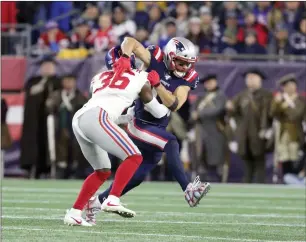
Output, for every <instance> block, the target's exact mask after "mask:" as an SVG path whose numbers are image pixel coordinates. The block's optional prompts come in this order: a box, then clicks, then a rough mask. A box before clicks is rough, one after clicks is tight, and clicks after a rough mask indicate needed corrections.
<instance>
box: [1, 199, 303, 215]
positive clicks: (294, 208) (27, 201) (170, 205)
mask: <svg viewBox="0 0 306 242" xmlns="http://www.w3.org/2000/svg"><path fill="white" fill-rule="evenodd" d="M66 201H67V200H61V201H58V200H39V199H37V200H27V199H22V200H20V199H3V200H2V202H6V203H21V204H23V203H29V204H64V203H65V202H66ZM127 204H128V205H137V206H141V207H147V206H152V204H147V203H143V202H136V201H133V202H127ZM154 206H155V207H173V208H186V207H187V205H186V204H183V203H182V204H173V203H164V202H163V203H155V204H154ZM201 207H202V208H224V209H227V208H229V209H231V208H236V209H251V210H252V209H253V210H266V209H269V210H288V211H301V212H306V209H305V206H303V205H301V208H296V207H288V206H287V207H285V206H245V205H222V204H220V205H212V204H207V203H206V202H203V203H202V204H201Z"/></svg>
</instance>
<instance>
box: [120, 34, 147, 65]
mask: <svg viewBox="0 0 306 242" xmlns="http://www.w3.org/2000/svg"><path fill="white" fill-rule="evenodd" d="M121 50H122V54H125V55H127V56H131V54H132V53H134V54H135V55H136V57H137V58H139V59H140V60H142V62H143V63H144V65H145V67H148V66H149V64H150V60H151V53H150V51H149V50H147V49H146V48H145V47H144V46H143V45H142V44H141V43H140V42H138V41H137V40H136V39H134V38H132V37H125V38H124V41H123V42H122V44H121Z"/></svg>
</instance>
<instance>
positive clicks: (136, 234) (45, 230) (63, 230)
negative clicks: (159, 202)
mask: <svg viewBox="0 0 306 242" xmlns="http://www.w3.org/2000/svg"><path fill="white" fill-rule="evenodd" d="M2 228H3V230H23V231H25V230H27V231H44V232H52V233H53V232H73V233H84V234H104V235H111V236H114V237H116V236H118V235H132V236H140V237H167V238H173V237H176V238H182V239H183V238H184V239H202V240H203V239H205V240H221V241H245V242H258V240H253V239H236V238H229V237H213V236H212V237H208V236H197V235H182V234H158V233H154V234H149V233H126V232H120V234H118V233H117V232H116V233H112V232H102V231H92V230H90V229H89V230H76V229H73V230H72V229H70V230H69V229H43V228H27V227H13V226H4V227H2ZM265 242H303V241H301V240H290V241H286V240H281V241H278V240H265Z"/></svg>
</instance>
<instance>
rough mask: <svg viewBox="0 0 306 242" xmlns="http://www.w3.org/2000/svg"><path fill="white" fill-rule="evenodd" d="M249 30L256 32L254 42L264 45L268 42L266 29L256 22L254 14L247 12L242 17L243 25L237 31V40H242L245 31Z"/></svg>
mask: <svg viewBox="0 0 306 242" xmlns="http://www.w3.org/2000/svg"><path fill="white" fill-rule="evenodd" d="M250 30H252V31H255V32H256V42H258V44H260V45H262V46H264V47H266V46H267V44H268V29H267V28H266V27H265V26H264V25H262V24H259V23H257V22H256V18H255V15H254V14H253V13H251V12H247V13H246V14H245V18H244V26H243V27H241V28H239V31H238V41H239V42H244V40H245V38H246V36H245V35H246V32H247V31H250Z"/></svg>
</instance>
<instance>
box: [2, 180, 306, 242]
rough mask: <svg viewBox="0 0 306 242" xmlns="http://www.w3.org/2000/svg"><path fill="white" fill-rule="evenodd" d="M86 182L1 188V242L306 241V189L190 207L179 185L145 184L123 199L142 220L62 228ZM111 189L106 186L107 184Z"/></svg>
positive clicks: (215, 190)
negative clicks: (79, 190) (64, 219)
mask: <svg viewBox="0 0 306 242" xmlns="http://www.w3.org/2000/svg"><path fill="white" fill-rule="evenodd" d="M80 185H81V182H80V181H26V180H4V181H3V182H2V225H3V231H2V232H3V234H2V237H3V241H16V242H17V241H18V242H20V241H24V242H30V241H43V242H47V241H50V242H51V241H52V242H54V241H68V242H70V241H73V242H75V241H93V242H95V241H99V242H110V241H114V242H118V241H125V242H145V241H157V242H162V241H165V242H170V241H184V242H189V241H305V238H306V228H305V220H306V215H305V207H306V204H305V199H306V198H305V189H303V188H295V187H285V186H270V185H233V184H229V185H219V184H212V189H211V191H210V193H209V194H208V196H207V197H205V198H204V199H203V200H202V202H201V204H200V205H199V207H197V208H189V207H188V205H187V203H186V202H185V201H184V197H183V194H182V192H181V191H180V188H179V186H178V185H177V184H175V183H144V184H142V185H141V186H139V187H138V188H136V189H135V190H134V191H132V192H131V193H129V194H127V195H126V196H124V197H123V198H122V202H124V203H126V204H127V205H128V207H129V208H131V209H134V210H135V211H136V212H137V215H136V217H135V218H133V219H123V218H121V217H119V216H116V215H112V214H104V213H100V214H99V217H98V225H97V226H95V227H91V228H86V227H69V226H66V225H64V224H63V221H62V219H63V216H64V214H65V209H67V208H69V207H71V205H72V203H73V201H74V199H75V197H76V195H77V192H78V189H79V188H80ZM104 186H105V185H104Z"/></svg>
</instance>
